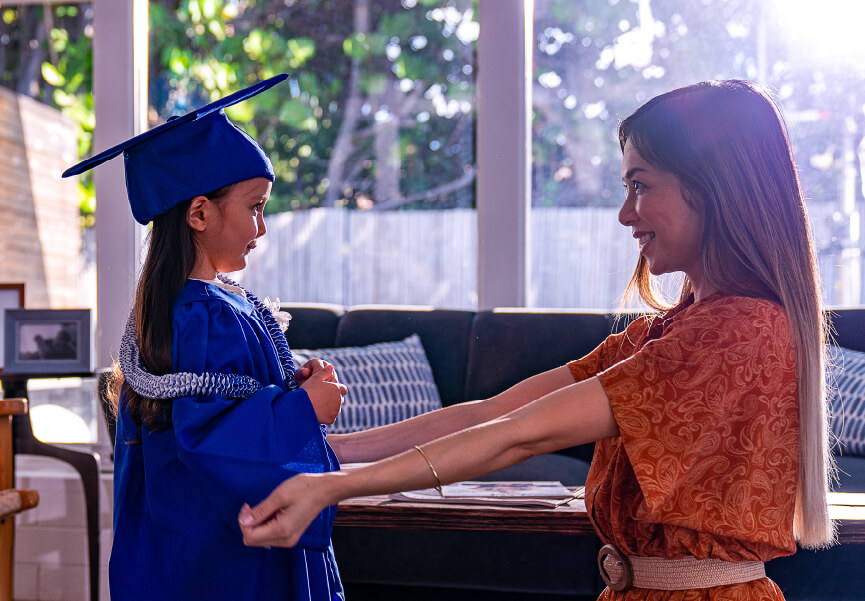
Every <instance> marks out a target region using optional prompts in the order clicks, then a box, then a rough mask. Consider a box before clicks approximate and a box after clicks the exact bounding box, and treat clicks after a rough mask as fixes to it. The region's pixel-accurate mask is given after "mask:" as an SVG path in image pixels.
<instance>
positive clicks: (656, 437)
mask: <svg viewBox="0 0 865 601" xmlns="http://www.w3.org/2000/svg"><path fill="white" fill-rule="evenodd" d="M598 378H599V380H600V382H601V384H602V385H603V387H604V390H605V392H606V393H607V396H608V398H609V400H610V405H611V407H612V410H613V415H614V417H615V420H616V423H617V425H618V427H619V431H620V433H621V439H622V443H623V445H624V448H625V452H626V453H627V456H628V458H629V460H630V464H631V465H632V467H633V471H634V474H635V475H636V478H637V481H638V482H639V486H640V490H641V492H642V494H643V496H644V500H645V505H644V506H643V508H642V509H641V512H642V513H643V515H640V516H637V517H639V518H640V519H642V520H644V521H647V522H655V523H666V524H674V525H678V526H684V527H688V528H693V529H700V528H703V527H705V521H706V520H705V518H706V516H712V520H714V522H713V523H717V524H718V525H719V526H718V528H719V529H720V530H721V531H724V532H725V533H726V534H728V535H737V536H739V537H740V538H742V539H743V540H748V539H749V536H750V535H751V534H752V533H753V532H754V531H756V530H758V528H757V527H756V525H755V524H749V523H746V522H747V521H748V519H749V517H748V516H754V515H759V511H756V510H755V507H754V506H755V505H756V506H764V507H774V506H778V503H777V501H779V500H780V499H779V498H778V497H784V496H785V495H789V494H790V493H791V491H790V490H789V487H785V486H779V483H783V482H785V481H786V479H785V476H786V474H788V473H790V470H791V469H792V470H793V473H795V469H796V461H797V459H796V458H797V454H796V453H797V449H798V400H797V398H798V397H797V382H796V370H795V359H794V356H793V346H792V341H791V337H790V334H789V327H788V323H787V318H786V315H785V314H784V311H783V309H781V308H780V307H779V306H778V305H775V304H774V303H771V302H768V301H759V300H754V299H749V300H746V301H743V302H742V304H741V305H740V306H729V307H723V306H721V307H719V306H717V304H716V306H714V307H713V308H711V309H706V310H701V309H698V308H697V307H695V308H694V315H693V316H692V317H690V318H689V319H688V320H683V321H682V322H681V323H674V324H673V325H671V326H670V328H669V330H668V331H667V332H665V333H664V335H663V336H661V337H660V338H657V339H653V340H650V341H648V342H647V343H646V344H645V345H644V346H643V347H642V348H640V349H639V350H637V351H636V352H635V353H633V354H632V355H631V356H630V357H628V358H626V359H624V360H622V361H620V362H618V363H616V364H614V365H613V366H611V367H609V368H608V369H606V370H605V371H603V372H601V373H600V374H599V375H598ZM782 506H783V505H782ZM791 518H792V516H791Z"/></svg>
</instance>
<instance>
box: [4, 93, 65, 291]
mask: <svg viewBox="0 0 865 601" xmlns="http://www.w3.org/2000/svg"><path fill="white" fill-rule="evenodd" d="M0 156H2V157H3V160H0V281H3V282H25V283H26V285H27V287H26V306H27V308H46V307H50V308H72V307H80V306H81V302H80V300H79V299H80V295H79V273H80V267H81V231H80V227H79V223H78V193H77V184H76V182H75V181H74V180H63V179H61V177H60V174H61V173H62V172H63V170H64V169H65V168H66V167H69V166H71V165H72V164H73V163H74V162H75V161H77V159H78V131H77V125H76V124H75V122H74V121H72V120H71V119H68V118H67V117H64V116H63V115H61V114H60V113H59V112H58V111H56V110H55V109H53V108H51V107H49V106H46V105H44V104H41V103H40V102H38V101H36V100H33V99H32V98H28V97H26V96H19V95H17V94H15V93H14V92H12V91H10V90H7V89H6V88H0Z"/></svg>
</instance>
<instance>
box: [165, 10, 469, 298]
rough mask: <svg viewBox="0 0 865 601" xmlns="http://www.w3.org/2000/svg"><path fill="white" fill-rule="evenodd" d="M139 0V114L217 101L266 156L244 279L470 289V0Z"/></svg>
mask: <svg viewBox="0 0 865 601" xmlns="http://www.w3.org/2000/svg"><path fill="white" fill-rule="evenodd" d="M349 5H350V6H353V10H351V11H349V10H346V4H345V3H332V2H320V1H305V2H288V1H284V0H278V1H277V0H272V1H262V0H259V1H258V2H231V1H224V2H220V1H218V0H212V1H208V2H198V1H190V2H184V3H181V4H180V6H179V7H177V8H175V7H174V3H165V4H164V5H163V3H157V2H152V3H151V17H150V22H151V32H150V61H151V65H152V67H153V68H152V69H151V73H152V74H153V75H152V76H151V81H150V103H151V110H150V121H151V123H150V125H151V127H152V126H153V125H155V124H157V123H159V122H162V121H163V120H164V119H166V118H167V117H169V116H170V115H171V114H177V113H182V112H185V111H187V110H189V109H190V108H194V107H196V106H199V105H201V104H204V103H206V102H208V101H210V100H212V99H214V98H216V97H219V96H222V95H224V94H225V93H227V92H229V91H234V90H236V89H238V88H240V87H242V86H244V85H247V84H249V83H252V82H254V81H257V80H260V79H263V78H265V77H268V76H271V75H275V74H278V73H282V72H286V73H288V74H289V80H288V81H287V82H286V83H284V84H281V85H280V87H279V88H277V89H276V90H274V92H271V93H268V94H264V95H262V96H259V97H257V98H255V99H252V100H250V101H248V102H245V103H243V104H240V105H236V106H235V107H231V108H230V109H229V110H227V111H226V112H227V113H228V114H229V116H230V117H231V118H233V119H234V120H235V121H237V122H238V123H239V124H241V126H242V127H243V128H244V129H246V130H247V131H249V132H250V133H251V134H252V135H253V136H254V137H256V138H257V139H258V140H259V141H260V142H261V143H262V144H263V146H264V148H265V150H266V152H267V153H268V154H269V155H270V157H271V159H272V160H273V163H274V168H275V171H276V181H275V182H274V187H273V193H272V196H271V201H270V203H269V205H268V210H267V213H268V218H267V225H268V234H267V236H266V237H265V238H263V239H262V240H261V241H260V243H259V245H258V247H257V248H256V250H255V252H254V253H253V255H252V256H251V257H250V263H249V266H248V267H247V269H245V270H244V271H243V272H241V273H239V274H237V277H238V278H239V279H240V280H241V281H242V282H243V284H244V285H245V286H247V287H248V288H250V289H251V290H253V291H256V292H257V293H260V294H261V295H265V294H266V295H269V296H278V297H279V298H280V299H281V300H282V301H303V302H332V303H342V304H358V303H399V304H433V305H438V306H450V307H471V306H474V305H476V304H477V298H476V288H477V284H476V280H477V274H476V271H477V266H476V265H477V264H476V260H475V256H476V246H477V237H476V230H477V225H476V224H477V218H476V215H475V212H474V204H475V199H474V178H475V160H474V45H475V41H476V40H477V36H478V23H477V19H476V16H475V13H474V9H473V3H472V1H471V0H423V1H420V0H402V2H384V1H380V0H356V1H355V2H353V3H349Z"/></svg>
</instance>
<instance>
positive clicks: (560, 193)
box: [532, 0, 865, 206]
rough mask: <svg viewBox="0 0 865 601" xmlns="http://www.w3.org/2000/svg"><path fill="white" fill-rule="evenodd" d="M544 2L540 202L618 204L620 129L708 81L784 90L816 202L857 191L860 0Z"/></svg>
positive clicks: (536, 99)
mask: <svg viewBox="0 0 865 601" xmlns="http://www.w3.org/2000/svg"><path fill="white" fill-rule="evenodd" d="M830 3H831V2H830ZM831 4H833V5H836V4H837V3H831ZM534 5H535V19H534V32H535V39H536V44H537V46H536V49H535V57H536V60H535V63H534V78H533V80H534V85H533V108H534V111H535V112H534V119H533V129H534V143H533V148H532V150H533V159H534V170H535V172H534V177H533V200H534V203H535V204H538V205H551V206H569V205H570V206H573V205H577V206H585V205H601V206H616V205H617V204H618V203H619V202H621V192H620V190H621V181H620V173H619V166H620V159H621V153H620V151H619V147H618V142H617V140H616V126H617V124H618V122H619V120H621V119H622V118H624V117H626V116H627V115H629V114H630V113H631V112H633V111H634V110H635V109H636V108H637V107H638V106H640V105H641V104H642V103H644V102H645V101H646V100H648V99H649V98H652V97H653V96H656V95H658V94H661V93H663V92H666V91H668V90H671V89H674V88H677V87H680V86H684V85H688V84H692V83H695V82H698V81H701V80H706V79H730V78H739V79H749V80H754V81H758V82H759V83H761V84H763V85H765V86H768V87H769V89H770V90H772V91H773V92H774V93H775V95H776V96H777V97H778V98H779V100H780V101H781V103H782V106H783V109H784V112H785V114H786V116H787V120H788V123H789V124H790V126H791V130H792V137H793V141H794V150H795V155H796V158H797V162H798V163H799V168H800V175H801V177H802V179H803V184H804V189H805V190H806V192H807V193H808V195H809V197H810V198H811V199H815V200H818V201H832V202H834V201H836V200H837V199H838V198H839V196H840V194H841V190H840V188H842V187H843V186H844V184H843V183H842V182H844V181H845V178H846V179H847V181H848V182H849V177H850V176H849V174H848V175H846V176H845V175H844V173H845V171H847V172H848V173H849V171H850V168H851V159H850V158H849V155H851V154H853V153H854V150H855V148H856V146H857V145H858V144H859V143H860V140H862V139H863V133H865V116H863V115H865V113H863V100H865V90H863V89H862V86H861V83H860V82H861V81H862V80H863V76H865V61H862V60H861V59H862V58H863V57H862V56H861V50H860V49H858V48H857V47H856V44H855V40H856V39H858V34H857V33H856V32H855V29H854V27H852V26H850V27H847V26H846V22H851V23H856V22H857V17H856V16H855V15H854V14H851V13H850V11H852V10H853V9H854V3H846V5H845V8H846V11H841V10H832V9H830V8H828V7H825V8H821V7H820V6H818V5H814V4H813V3H800V2H796V3H794V2H790V3H782V2H772V1H768V0H702V1H701V2H688V1H684V0H682V1H678V2H674V1H666V0H586V1H584V2H574V1H573V0H535V3H534ZM856 6H858V4H856ZM859 10H860V11H861V8H860V9H859ZM820 27H823V30H821V29H820ZM845 41H847V42H849V48H847V50H846V51H844V49H843V43H844V42H845ZM830 82H832V83H830ZM857 99H858V100H857ZM845 140H846V141H845ZM845 144H846V146H847V148H846V150H845V148H844V146H845ZM845 152H846V153H847V154H848V158H846V159H845V158H844V155H845ZM854 162H855V161H854ZM853 171H856V169H855V168H854V169H853ZM854 179H855V177H854ZM860 180H861V177H860ZM854 183H855V182H854ZM854 187H855V186H854ZM858 198H859V199H860V201H861V198H862V197H861V194H859V195H858Z"/></svg>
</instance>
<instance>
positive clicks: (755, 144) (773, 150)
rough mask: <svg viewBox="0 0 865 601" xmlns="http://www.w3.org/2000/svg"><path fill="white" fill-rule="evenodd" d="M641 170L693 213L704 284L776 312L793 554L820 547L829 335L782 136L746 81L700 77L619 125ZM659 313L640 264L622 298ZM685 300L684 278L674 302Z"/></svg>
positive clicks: (825, 520)
mask: <svg viewBox="0 0 865 601" xmlns="http://www.w3.org/2000/svg"><path fill="white" fill-rule="evenodd" d="M627 142H630V143H631V145H632V147H633V148H634V150H636V151H637V153H638V154H639V155H640V156H641V157H642V158H643V159H644V160H646V161H647V162H648V163H650V164H651V165H652V166H654V167H656V168H658V169H660V170H662V171H666V172H668V173H672V174H673V175H675V176H676V177H677V178H678V179H679V181H680V182H681V183H682V188H683V195H684V197H685V199H686V201H687V202H688V203H689V204H691V205H692V206H693V208H694V209H695V210H696V211H697V212H698V213H699V214H700V215H701V216H702V217H703V220H704V227H703V240H702V261H703V270H704V272H705V276H706V279H707V282H708V283H709V284H710V285H711V286H712V287H713V288H715V289H718V290H722V291H724V292H727V293H729V294H735V295H741V296H749V297H757V298H765V299H770V300H773V301H775V302H778V303H780V304H781V305H782V306H783V307H784V309H785V310H786V313H787V319H788V321H789V324H790V331H791V335H792V341H793V346H794V351H795V357H796V366H797V375H798V392H799V481H798V488H797V494H796V503H795V514H794V523H793V532H794V535H795V536H796V538H797V539H798V540H799V542H800V544H801V545H803V546H804V547H812V548H813V547H821V546H825V545H827V544H831V542H832V541H833V539H834V529H833V526H832V522H831V520H830V519H829V516H828V508H827V500H826V493H827V491H828V484H829V478H830V477H833V476H834V463H833V460H832V456H831V454H830V452H829V445H828V425H827V415H826V414H827V411H826V402H825V397H826V384H825V373H824V372H825V350H824V349H825V344H824V343H825V342H826V340H827V337H828V328H827V323H826V319H825V317H824V314H823V311H822V307H821V297H820V282H819V275H818V272H817V266H816V256H815V250H814V244H813V241H812V239H811V230H810V227H809V225H808V217H807V213H806V209H805V199H804V196H803V194H802V189H801V186H800V184H799V176H798V174H797V171H796V166H795V163H794V161H793V155H792V151H791V150H790V144H789V139H788V135H787V129H786V126H785V124H784V121H783V118H782V117H781V114H780V111H779V109H778V107H777V106H776V104H775V103H774V101H773V100H772V99H771V98H770V96H769V95H768V94H767V93H766V92H765V91H764V90H762V89H761V88H759V87H758V86H756V85H755V84H753V83H750V82H746V81H738V80H731V81H709V82H702V83H699V84H696V85H692V86H688V87H685V88H681V89H678V90H674V91H672V92H669V93H667V94H663V95H661V96H658V97H656V98H654V99H652V100H650V101H649V102H647V103H646V104H645V105H643V106H642V107H640V108H639V109H638V110H637V111H636V112H635V113H634V114H633V115H631V116H630V117H628V118H627V119H625V120H624V121H622V123H621V124H620V125H619V143H620V145H621V147H622V150H623V151H624V148H625V144H626V143H627ZM635 291H636V293H637V294H639V296H640V298H641V299H642V300H643V301H644V302H645V303H646V304H648V305H649V306H651V307H653V308H655V309H662V308H664V303H663V301H662V300H660V299H658V297H657V295H656V294H655V293H654V291H653V288H652V285H651V276H650V273H649V269H648V264H647V263H646V260H645V258H644V257H642V256H641V257H640V259H639V262H638V264H637V267H636V269H635V271H634V274H633V276H632V278H631V282H630V284H629V285H628V290H627V293H633V292H635ZM691 292H692V286H691V283H690V282H689V281H688V280H687V278H686V279H685V281H684V282H683V284H682V288H681V290H680V300H682V299H684V298H686V297H687V296H688V295H689V294H690V293H691Z"/></svg>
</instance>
